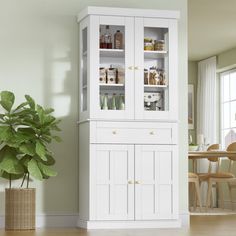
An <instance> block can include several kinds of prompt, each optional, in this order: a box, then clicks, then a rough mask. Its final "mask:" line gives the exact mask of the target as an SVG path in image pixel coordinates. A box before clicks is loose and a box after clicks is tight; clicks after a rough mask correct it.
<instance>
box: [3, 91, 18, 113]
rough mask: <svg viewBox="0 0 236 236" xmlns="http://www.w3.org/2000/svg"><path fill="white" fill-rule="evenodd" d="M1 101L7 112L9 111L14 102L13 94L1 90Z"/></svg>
mask: <svg viewBox="0 0 236 236" xmlns="http://www.w3.org/2000/svg"><path fill="white" fill-rule="evenodd" d="M0 97H1V101H0V104H1V105H2V107H3V108H4V109H5V110H7V111H8V112H10V111H11V108H12V106H13V104H14V102H15V95H14V94H13V93H12V92H9V91H2V92H1V93H0Z"/></svg>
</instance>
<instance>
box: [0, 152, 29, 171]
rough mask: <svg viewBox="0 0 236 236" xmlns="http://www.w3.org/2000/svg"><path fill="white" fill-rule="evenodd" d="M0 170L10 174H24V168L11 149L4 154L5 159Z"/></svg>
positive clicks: (0, 165)
mask: <svg viewBox="0 0 236 236" xmlns="http://www.w3.org/2000/svg"><path fill="white" fill-rule="evenodd" d="M0 169H1V170H3V171H5V172H7V173H9V174H22V173H24V168H23V167H22V166H21V164H20V162H19V160H18V159H17V158H16V156H15V155H14V153H12V152H11V151H10V150H9V149H6V150H5V152H4V157H3V159H2V161H1V163H0Z"/></svg>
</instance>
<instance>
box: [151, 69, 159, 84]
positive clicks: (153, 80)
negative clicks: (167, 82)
mask: <svg viewBox="0 0 236 236" xmlns="http://www.w3.org/2000/svg"><path fill="white" fill-rule="evenodd" d="M157 76H158V75H157V69H156V68H155V67H151V68H150V70H149V84H150V85H157V80H158V79H157Z"/></svg>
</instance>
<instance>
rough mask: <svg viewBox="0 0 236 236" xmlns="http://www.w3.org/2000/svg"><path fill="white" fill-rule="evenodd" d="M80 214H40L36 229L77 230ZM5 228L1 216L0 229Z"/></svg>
mask: <svg viewBox="0 0 236 236" xmlns="http://www.w3.org/2000/svg"><path fill="white" fill-rule="evenodd" d="M77 220H78V214H39V215H37V216H36V228H59V227H60V228H62V227H63V228H69V227H70V228H75V227H76V225H77ZM4 227H5V217H4V215H1V216H0V228H4Z"/></svg>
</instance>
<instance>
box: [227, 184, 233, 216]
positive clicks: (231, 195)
mask: <svg viewBox="0 0 236 236" xmlns="http://www.w3.org/2000/svg"><path fill="white" fill-rule="evenodd" d="M228 187H229V196H230V202H231V209H232V211H233V210H234V204H233V192H232V187H231V185H230V183H228Z"/></svg>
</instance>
